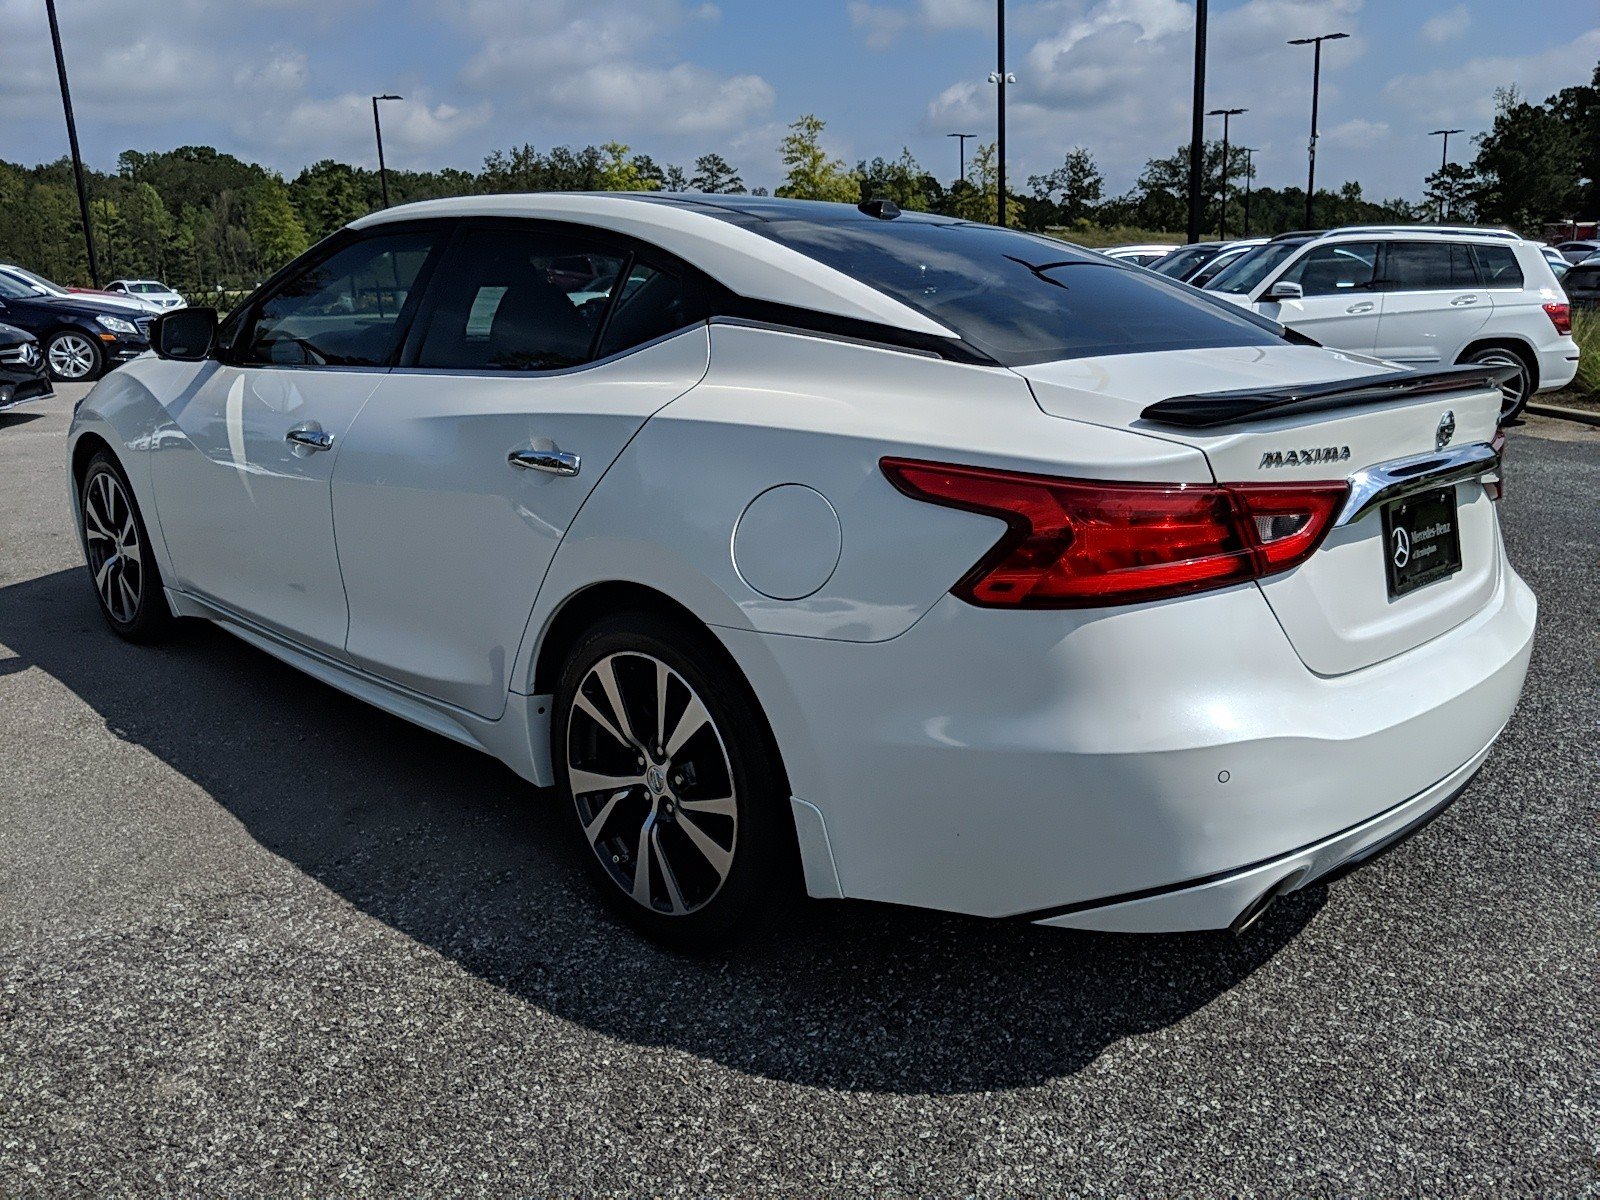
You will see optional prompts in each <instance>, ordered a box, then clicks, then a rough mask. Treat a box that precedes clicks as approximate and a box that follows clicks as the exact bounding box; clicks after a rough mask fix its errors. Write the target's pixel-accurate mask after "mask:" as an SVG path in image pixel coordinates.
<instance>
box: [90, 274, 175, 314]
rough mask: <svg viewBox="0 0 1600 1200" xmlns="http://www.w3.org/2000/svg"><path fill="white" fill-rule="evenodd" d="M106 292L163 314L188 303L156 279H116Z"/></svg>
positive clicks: (108, 285) (109, 284) (107, 287)
mask: <svg viewBox="0 0 1600 1200" xmlns="http://www.w3.org/2000/svg"><path fill="white" fill-rule="evenodd" d="M106 291H108V292H113V293H115V294H117V295H120V296H130V297H132V298H133V299H135V300H141V301H143V302H144V303H146V304H149V305H153V306H154V307H155V308H156V309H157V310H159V311H161V312H166V311H168V310H170V309H174V308H182V307H184V305H186V304H187V303H188V301H187V300H185V299H184V298H183V297H182V296H180V295H179V294H178V293H177V292H175V291H173V290H172V289H171V288H169V287H168V286H167V285H166V284H164V283H162V282H161V281H160V280H156V279H114V280H112V281H111V282H110V283H108V284H106Z"/></svg>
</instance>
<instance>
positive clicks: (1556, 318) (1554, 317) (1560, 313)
mask: <svg viewBox="0 0 1600 1200" xmlns="http://www.w3.org/2000/svg"><path fill="white" fill-rule="evenodd" d="M1544 315H1545V316H1547V317H1549V318H1550V324H1552V325H1554V326H1555V327H1556V332H1557V333H1559V334H1561V335H1563V336H1564V337H1571V336H1572V305H1570V304H1546V305H1545V306H1544Z"/></svg>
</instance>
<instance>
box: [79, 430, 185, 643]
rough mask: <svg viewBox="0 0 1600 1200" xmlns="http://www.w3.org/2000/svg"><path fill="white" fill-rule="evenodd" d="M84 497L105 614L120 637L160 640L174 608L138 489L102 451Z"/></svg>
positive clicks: (92, 564)
mask: <svg viewBox="0 0 1600 1200" xmlns="http://www.w3.org/2000/svg"><path fill="white" fill-rule="evenodd" d="M79 500H80V503H81V504H82V507H83V557H84V561H85V562H86V563H87V564H88V567H89V578H90V580H91V581H92V582H93V583H94V593H95V598H96V599H97V600H98V601H99V602H100V615H101V616H102V617H104V618H105V621H106V624H107V625H109V626H111V629H112V632H114V633H115V634H116V635H117V636H118V637H121V638H125V639H127V640H128V641H130V642H151V641H156V640H157V639H159V638H160V637H162V636H164V635H165V634H166V633H167V632H168V631H169V630H170V628H171V626H172V622H173V616H172V610H171V609H170V608H168V607H167V598H166V594H165V593H164V592H163V591H162V587H161V571H160V569H159V568H158V567H157V566H156V560H155V556H154V555H153V554H151V552H150V535H149V534H148V533H147V532H146V531H145V525H144V519H143V518H142V517H141V516H140V515H139V509H138V507H137V506H136V505H135V504H134V501H133V489H132V488H130V487H129V486H128V481H127V479H126V478H125V477H124V476H123V474H122V471H121V469H120V468H119V467H118V466H117V464H116V461H115V460H114V459H113V458H112V457H111V456H110V455H109V454H106V453H105V452H103V451H102V452H101V453H99V454H96V455H95V456H94V457H93V458H92V459H90V460H89V469H88V470H87V471H85V472H84V475H83V490H82V491H81V492H80V493H79Z"/></svg>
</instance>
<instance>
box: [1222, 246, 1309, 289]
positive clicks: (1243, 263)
mask: <svg viewBox="0 0 1600 1200" xmlns="http://www.w3.org/2000/svg"><path fill="white" fill-rule="evenodd" d="M1304 245H1305V243H1304V242H1268V243H1267V244H1266V245H1265V246H1257V247H1256V248H1255V249H1254V250H1249V251H1246V252H1245V254H1244V255H1243V256H1242V257H1240V258H1236V259H1234V260H1233V262H1231V263H1230V264H1229V265H1228V266H1226V267H1224V268H1223V269H1222V270H1221V271H1220V272H1218V274H1217V276H1216V278H1215V279H1213V280H1211V282H1210V283H1208V284H1206V290H1207V291H1208V292H1234V293H1236V294H1238V295H1241V296H1242V295H1244V294H1246V293H1247V292H1249V291H1250V290H1251V289H1252V288H1254V287H1255V286H1256V285H1257V284H1259V283H1260V282H1261V281H1262V280H1263V279H1265V278H1266V277H1267V276H1268V275H1270V274H1272V272H1273V271H1274V270H1276V269H1277V267H1278V264H1280V263H1281V262H1283V261H1284V259H1286V258H1288V257H1289V256H1290V255H1291V254H1293V253H1294V252H1295V251H1296V250H1298V249H1300V247H1301V246H1304Z"/></svg>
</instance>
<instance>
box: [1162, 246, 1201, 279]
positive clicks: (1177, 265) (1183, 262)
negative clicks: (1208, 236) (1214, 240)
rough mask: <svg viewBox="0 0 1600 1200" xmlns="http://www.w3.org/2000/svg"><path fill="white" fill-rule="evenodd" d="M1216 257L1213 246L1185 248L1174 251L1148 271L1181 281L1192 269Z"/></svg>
mask: <svg viewBox="0 0 1600 1200" xmlns="http://www.w3.org/2000/svg"><path fill="white" fill-rule="evenodd" d="M1216 256H1217V247H1215V246H1187V247H1185V248H1183V249H1181V250H1174V251H1173V252H1172V253H1171V254H1169V255H1167V256H1166V257H1165V258H1163V259H1162V260H1161V261H1160V262H1158V263H1157V264H1156V265H1155V266H1153V267H1151V268H1150V269H1151V270H1152V271H1158V272H1160V273H1161V274H1162V275H1167V276H1170V277H1171V278H1173V279H1182V278H1183V277H1184V276H1185V275H1187V274H1188V273H1189V272H1190V271H1192V270H1194V268H1196V267H1198V266H1200V265H1201V264H1202V263H1208V262H1210V261H1211V260H1212V259H1213V258H1215V257H1216Z"/></svg>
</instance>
